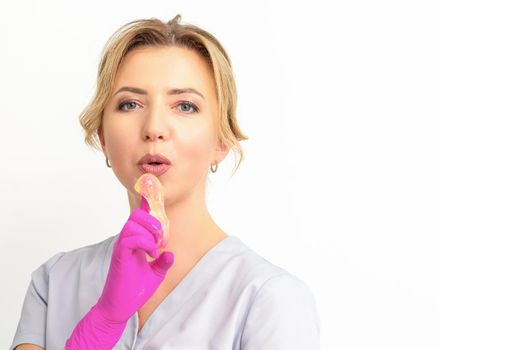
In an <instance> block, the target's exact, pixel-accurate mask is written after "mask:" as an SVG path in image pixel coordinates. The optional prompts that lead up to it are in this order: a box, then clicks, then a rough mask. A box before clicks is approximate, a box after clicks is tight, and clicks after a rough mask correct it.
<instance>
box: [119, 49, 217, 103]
mask: <svg viewBox="0 0 525 350" xmlns="http://www.w3.org/2000/svg"><path fill="white" fill-rule="evenodd" d="M124 85H126V86H134V87H139V88H143V89H146V90H147V91H148V92H150V93H154V92H164V91H166V90H168V89H171V88H189V87H191V88H194V89H196V90H198V91H200V92H201V93H202V94H203V95H204V97H205V98H206V100H209V99H210V98H212V97H214V94H215V85H214V80H213V72H212V70H211V68H210V67H209V66H208V64H207V63H206V61H205V60H204V58H202V57H201V56H200V55H199V54H198V53H196V52H195V51H192V50H190V49H187V48H181V47H174V46H172V47H162V48H157V47H147V48H138V49H134V50H132V51H131V52H129V53H128V54H127V55H126V56H125V57H124V59H123V60H122V62H121V64H120V66H119V68H118V71H117V75H116V77H115V84H114V87H113V90H115V89H118V88H119V87H121V86H124Z"/></svg>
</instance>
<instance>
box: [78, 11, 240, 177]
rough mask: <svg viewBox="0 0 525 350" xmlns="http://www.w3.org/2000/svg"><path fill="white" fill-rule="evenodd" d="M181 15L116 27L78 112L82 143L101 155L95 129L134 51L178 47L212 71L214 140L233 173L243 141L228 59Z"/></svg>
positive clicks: (214, 41) (217, 44) (212, 39)
mask: <svg viewBox="0 0 525 350" xmlns="http://www.w3.org/2000/svg"><path fill="white" fill-rule="evenodd" d="M180 19H181V15H180V14H179V15H177V16H175V17H174V18H173V19H171V20H169V21H168V22H166V23H164V22H162V21H160V20H159V19H156V18H150V19H139V20H134V21H131V22H129V23H127V24H125V25H123V26H122V27H120V28H119V29H118V30H117V31H116V32H115V33H114V34H113V35H112V36H111V37H110V39H109V40H108V42H107V43H106V45H105V47H104V50H103V55H102V59H101V61H100V63H99V66H98V75H97V88H96V93H95V95H94V97H93V98H92V100H91V101H90V102H89V104H88V105H87V106H86V107H85V108H84V110H83V111H82V113H81V115H80V117H79V120H80V124H81V125H82V128H83V129H84V142H85V143H86V144H87V145H88V146H90V147H93V148H95V149H97V150H100V151H102V147H101V144H100V139H99V138H98V135H97V130H98V128H99V127H100V126H101V125H102V116H103V112H104V108H105V106H106V104H107V102H108V101H109V99H110V93H111V91H112V87H113V83H114V80H115V76H116V74H117V69H118V67H119V65H120V63H121V62H122V60H123V58H124V57H125V56H126V54H127V53H129V52H130V51H131V50H133V49H134V48H138V47H145V46H153V47H166V46H180V47H184V48H188V49H191V50H193V51H195V52H196V53H198V54H199V55H200V56H201V57H203V58H204V59H205V61H206V62H207V63H208V65H209V67H210V68H211V70H212V71H213V76H214V79H215V87H216V92H217V100H218V107H219V121H218V138H219V141H222V142H224V143H225V144H226V145H227V146H228V147H230V149H233V150H234V152H235V153H234V155H236V153H238V154H239V157H240V159H238V162H237V157H235V160H236V164H237V166H236V167H235V169H234V172H235V171H237V168H238V167H239V165H240V163H241V162H242V160H243V158H244V154H243V151H242V147H241V145H240V143H239V141H243V140H247V139H248V137H246V136H245V135H243V133H242V132H241V130H240V129H239V125H238V124H237V118H236V109H237V89H236V85H235V80H234V76H233V71H232V68H231V62H230V58H229V57H228V54H227V53H226V51H225V50H224V48H223V46H222V45H221V43H220V42H219V41H218V40H217V39H216V38H215V37H214V36H213V35H212V34H210V33H208V32H207V31H205V30H203V29H201V28H199V27H197V26H195V25H191V24H180Z"/></svg>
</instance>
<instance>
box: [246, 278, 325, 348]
mask: <svg viewBox="0 0 525 350" xmlns="http://www.w3.org/2000/svg"><path fill="white" fill-rule="evenodd" d="M241 349H242V350H259V349H272V350H285V349H286V350H319V349H321V345H320V319H319V314H318V311H317V306H316V302H315V299H314V296H313V294H312V292H311V290H310V288H309V287H308V285H307V284H306V283H305V282H303V281H302V280H300V279H299V278H297V277H295V276H294V275H291V274H284V275H279V276H275V277H272V278H270V279H268V280H267V281H266V282H265V283H264V284H263V285H262V286H261V288H260V289H259V291H258V292H257V294H256V296H255V298H254V301H253V303H252V305H251V307H250V309H249V311H248V315H247V317H246V323H245V326H244V329H243V333H242V335H241Z"/></svg>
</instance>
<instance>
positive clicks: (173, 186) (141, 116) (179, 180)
mask: <svg viewBox="0 0 525 350" xmlns="http://www.w3.org/2000/svg"><path fill="white" fill-rule="evenodd" d="M126 88H133V89H134V90H135V91H126V90H129V89H126ZM188 88H191V89H194V90H196V93H194V92H183V93H180V92H179V93H173V92H172V93H170V90H173V89H188ZM133 89H132V90H133ZM138 89H140V90H142V92H140V91H138ZM201 95H202V96H201ZM217 123H218V102H217V97H216V91H215V85H214V80H213V72H212V71H211V69H210V68H209V67H208V66H207V64H206V62H205V61H204V59H203V58H202V57H201V56H199V55H198V54H197V53H196V52H194V51H191V50H189V49H186V48H180V47H163V48H153V47H146V48H138V49H135V50H132V51H131V52H129V53H128V54H127V55H126V57H125V58H124V60H123V61H122V62H121V65H120V66H119V69H118V72H117V75H116V79H115V82H114V85H113V91H112V92H111V95H110V99H109V102H108V103H107V105H106V107H105V109H104V113H103V122H102V125H101V128H100V129H99V130H98V135H99V138H100V141H101V145H102V147H103V150H104V153H105V154H106V156H107V157H108V159H109V162H110V164H111V166H112V169H113V172H114V173H115V175H116V176H117V178H118V179H119V181H120V182H121V183H122V184H123V185H124V186H125V187H126V189H127V190H128V192H130V193H131V194H132V195H133V196H135V197H136V199H135V201H134V202H135V203H140V201H139V199H140V197H139V195H138V194H137V193H136V192H135V191H134V189H133V186H134V184H135V182H136V180H137V179H138V178H139V177H140V176H141V175H142V172H141V171H140V169H139V168H138V166H137V164H138V162H139V160H140V159H141V158H142V157H143V156H144V155H145V154H147V153H150V154H162V155H163V156H164V157H166V158H167V159H168V160H169V161H170V162H171V167H170V169H169V170H168V171H167V172H165V173H164V174H162V175H161V176H160V177H159V180H160V181H161V182H162V184H163V186H164V191H165V193H164V196H165V205H166V206H168V205H169V203H170V202H174V201H177V200H180V199H181V198H183V197H185V196H187V195H189V194H191V193H192V192H194V191H195V190H196V189H201V190H202V189H203V187H199V186H201V185H202V186H204V185H205V180H206V177H207V174H208V170H209V168H210V165H211V164H213V163H214V162H215V161H217V162H218V163H219V162H220V161H221V160H222V159H224V157H225V156H226V155H227V153H228V149H226V147H225V146H224V145H223V144H220V145H219V143H218V141H217V130H216V128H217Z"/></svg>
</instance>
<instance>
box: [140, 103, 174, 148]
mask: <svg viewBox="0 0 525 350" xmlns="http://www.w3.org/2000/svg"><path fill="white" fill-rule="evenodd" d="M164 118H165V112H164V111H163V110H162V107H161V106H160V105H157V106H152V107H151V110H150V112H149V113H147V115H146V117H145V119H144V125H143V130H142V139H143V140H144V141H156V140H165V139H166V136H167V133H168V128H167V126H166V124H165V119H164Z"/></svg>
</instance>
